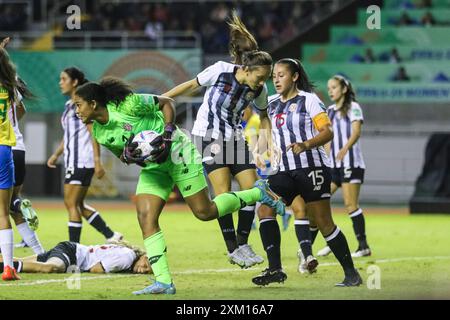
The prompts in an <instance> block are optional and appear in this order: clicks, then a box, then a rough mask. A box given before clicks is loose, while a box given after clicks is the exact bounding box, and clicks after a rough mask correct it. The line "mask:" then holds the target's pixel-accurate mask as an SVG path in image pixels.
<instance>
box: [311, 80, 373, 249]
mask: <svg viewBox="0 0 450 320" xmlns="http://www.w3.org/2000/svg"><path fill="white" fill-rule="evenodd" d="M328 95H329V96H330V99H331V100H332V101H333V102H334V104H333V105H331V106H330V107H329V108H328V115H329V117H330V119H331V121H332V123H333V130H334V139H333V141H332V142H331V146H330V158H331V165H332V183H331V193H332V194H333V193H334V192H336V190H337V189H338V188H340V187H342V195H343V197H344V203H345V207H346V209H347V212H348V214H349V216H350V218H351V219H352V222H353V230H354V232H355V235H356V238H357V240H358V248H357V249H356V251H355V252H354V253H353V254H352V256H353V257H364V256H370V255H371V250H370V248H369V245H368V244H367V239H366V226H365V219H364V215H363V211H362V209H361V208H360V206H359V192H360V188H361V184H363V182H364V172H365V168H366V165H365V163H364V158H363V155H362V151H361V143H360V139H359V138H360V136H361V126H362V124H363V122H364V117H363V112H362V109H361V106H360V105H359V104H358V103H357V102H356V100H355V92H354V91H353V88H352V85H351V83H350V81H348V80H347V79H346V78H344V77H342V76H340V75H335V76H334V77H332V78H331V79H330V80H329V81H328ZM329 252H330V250H329V248H327V247H325V248H323V249H321V250H320V251H319V252H318V255H319V256H325V255H327V254H328V253H329Z"/></svg>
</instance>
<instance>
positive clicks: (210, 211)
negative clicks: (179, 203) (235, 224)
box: [193, 203, 218, 221]
mask: <svg viewBox="0 0 450 320" xmlns="http://www.w3.org/2000/svg"><path fill="white" fill-rule="evenodd" d="M215 211H216V210H215V209H214V207H213V204H212V203H211V204H210V205H200V206H197V207H196V208H194V210H193V212H194V215H195V217H196V218H197V219H199V220H202V221H210V220H214V219H216V218H217V217H218V216H217V213H216V212H215Z"/></svg>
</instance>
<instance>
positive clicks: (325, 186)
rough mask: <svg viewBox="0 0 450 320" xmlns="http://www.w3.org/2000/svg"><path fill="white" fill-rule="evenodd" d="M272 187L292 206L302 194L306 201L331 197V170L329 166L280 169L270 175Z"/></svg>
mask: <svg viewBox="0 0 450 320" xmlns="http://www.w3.org/2000/svg"><path fill="white" fill-rule="evenodd" d="M269 186H270V189H271V190H272V191H273V192H275V193H276V194H277V195H279V196H280V197H282V198H283V200H284V202H285V203H286V205H288V206H290V205H291V204H292V201H294V199H295V197H297V196H298V195H300V196H301V197H302V198H303V200H305V202H306V203H308V202H313V201H319V200H324V199H329V198H330V197H331V193H330V187H331V172H330V168H328V167H319V168H304V169H297V170H291V171H280V172H278V173H277V174H275V175H273V176H269Z"/></svg>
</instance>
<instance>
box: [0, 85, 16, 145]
mask: <svg viewBox="0 0 450 320" xmlns="http://www.w3.org/2000/svg"><path fill="white" fill-rule="evenodd" d="M9 108H11V101H10V97H9V94H8V91H7V90H6V89H5V88H3V87H2V86H0V145H4V146H15V145H16V136H15V135H14V129H13V127H12V125H11V122H10V121H9V116H8V111H9Z"/></svg>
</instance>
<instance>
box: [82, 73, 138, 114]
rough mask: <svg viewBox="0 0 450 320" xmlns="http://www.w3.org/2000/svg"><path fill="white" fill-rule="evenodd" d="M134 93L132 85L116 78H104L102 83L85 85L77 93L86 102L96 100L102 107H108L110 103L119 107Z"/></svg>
mask: <svg viewBox="0 0 450 320" xmlns="http://www.w3.org/2000/svg"><path fill="white" fill-rule="evenodd" d="M132 93H133V90H132V89H131V85H129V84H128V83H126V82H125V81H122V80H121V79H119V78H114V77H106V78H103V79H102V80H101V81H100V83H95V82H88V83H85V84H83V85H81V86H80V87H78V88H77V90H76V91H75V94H76V95H78V96H80V97H81V98H83V99H84V100H86V101H92V100H95V101H96V102H97V103H98V104H99V105H100V106H102V107H106V105H107V104H108V103H109V102H113V103H114V104H116V105H118V104H120V103H121V102H122V101H123V100H125V98H126V97H127V96H128V95H130V94H132Z"/></svg>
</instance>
